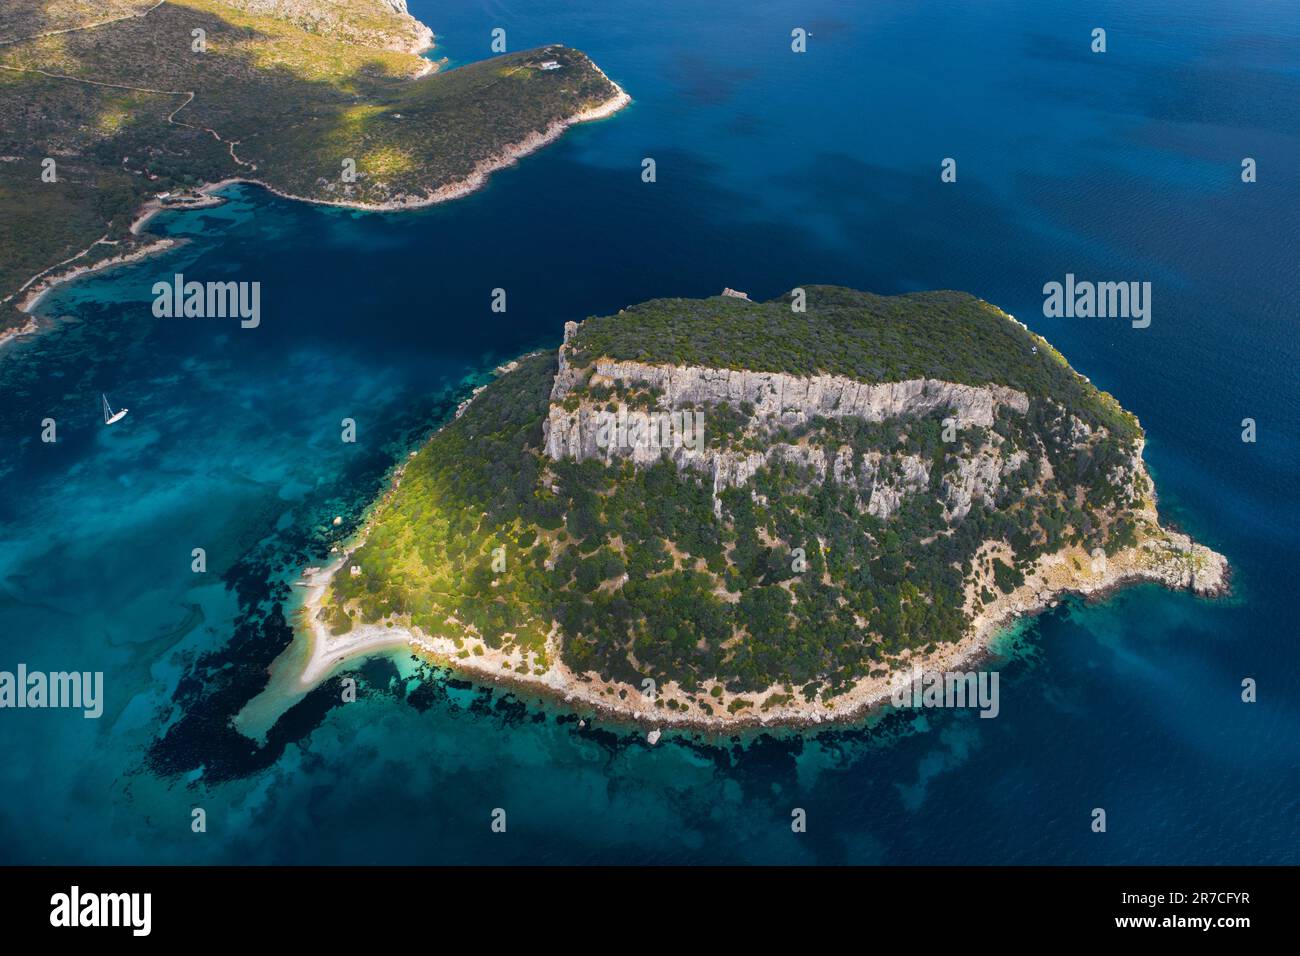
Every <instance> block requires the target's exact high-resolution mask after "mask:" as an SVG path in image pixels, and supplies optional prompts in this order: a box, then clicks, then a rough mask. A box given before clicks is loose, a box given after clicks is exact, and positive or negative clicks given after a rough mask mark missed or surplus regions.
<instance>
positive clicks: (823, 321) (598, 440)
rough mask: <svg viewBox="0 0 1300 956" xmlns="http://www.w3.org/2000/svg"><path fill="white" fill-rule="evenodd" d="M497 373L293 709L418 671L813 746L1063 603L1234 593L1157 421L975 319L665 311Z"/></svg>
mask: <svg viewBox="0 0 1300 956" xmlns="http://www.w3.org/2000/svg"><path fill="white" fill-rule="evenodd" d="M498 371H499V374H498V375H497V376H496V377H495V378H494V379H493V381H492V382H491V383H490V384H488V385H487V386H485V387H483V388H481V389H480V390H479V391H478V392H477V393H476V394H474V395H473V396H472V398H471V399H469V400H468V401H467V402H466V403H465V404H463V405H462V406H461V408H460V409H459V411H458V412H457V414H456V416H455V417H454V419H452V420H451V421H449V422H447V423H446V424H445V425H444V426H443V427H441V428H440V429H438V430H437V431H436V432H435V433H434V434H433V436H432V437H431V438H430V439H429V441H428V442H427V443H426V444H424V445H423V446H422V447H421V448H420V449H419V450H418V451H417V452H414V453H412V456H411V457H410V458H409V459H407V460H406V461H404V462H403V463H401V465H400V466H399V467H397V468H396V469H395V471H394V475H393V478H392V482H391V484H390V487H389V489H388V491H387V492H386V494H385V495H384V497H383V498H382V500H380V501H379V502H377V503H376V504H375V505H374V506H373V507H372V509H371V510H370V511H369V513H368V516H367V518H366V519H365V521H364V523H363V526H362V527H361V528H360V529H358V531H357V533H356V535H355V536H354V538H353V539H352V540H351V542H350V543H349V544H347V545H346V546H344V547H343V548H342V549H341V553H340V555H339V557H338V558H337V560H335V561H334V562H332V563H331V564H330V565H329V566H328V567H323V568H313V569H309V570H308V573H307V579H306V583H307V584H308V585H309V586H310V590H309V593H308V595H307V598H306V601H305V603H304V606H303V609H302V620H301V628H302V638H301V639H302V640H304V641H307V642H309V643H310V650H309V652H308V653H306V654H304V655H302V656H301V658H300V659H301V660H305V665H304V666H303V667H302V670H301V673H300V676H299V684H300V686H301V687H304V688H305V687H308V686H313V685H316V684H318V683H319V682H320V681H322V680H323V679H325V678H326V677H327V676H328V675H330V674H332V673H334V672H336V671H337V670H339V669H340V668H341V667H346V666H347V664H348V662H350V661H355V660H356V659H357V658H358V657H359V656H360V655H364V654H370V653H374V652H375V651H377V650H379V649H382V648H391V647H406V648H409V649H410V650H411V651H412V652H414V653H415V654H416V655H418V656H421V657H425V658H427V659H429V660H432V661H436V662H441V663H444V664H449V665H451V666H452V667H454V668H455V669H458V670H461V671H464V672H467V673H470V674H473V675H476V676H479V677H482V678H485V679H486V680H488V681H490V682H494V683H503V684H514V685H519V686H522V687H526V688H529V689H532V690H541V691H544V692H545V693H547V694H550V695H553V696H554V697H556V698H558V699H560V700H562V701H567V702H569V704H570V705H572V706H573V707H575V708H582V709H595V710H598V711H601V712H605V713H608V714H611V715H616V716H618V717H619V718H628V719H633V720H638V721H644V722H647V723H650V724H653V725H655V727H656V729H657V728H658V726H660V725H691V726H698V727H706V728H714V729H728V728H731V727H735V726H739V725H743V724H783V725H804V724H810V723H820V722H822V721H827V720H843V719H848V718H851V717H854V716H856V715H858V714H860V713H862V712H863V711H864V710H866V709H868V708H871V707H873V706H875V705H878V704H881V703H882V702H884V701H886V700H887V698H888V696H889V694H890V691H891V688H892V687H894V686H896V682H897V679H898V676H899V675H900V674H903V673H908V672H911V673H915V671H916V670H921V671H942V672H947V671H952V670H955V669H958V668H960V667H962V666H963V665H965V666H970V665H971V664H972V662H974V661H975V660H976V659H977V658H978V657H979V656H980V655H981V654H983V653H984V652H985V651H986V650H987V647H988V644H989V641H990V639H991V637H992V636H993V635H994V634H995V633H996V632H997V631H998V630H999V629H1000V628H1001V627H1003V626H1004V625H1006V624H1007V623H1008V622H1010V621H1011V620H1013V619H1015V618H1017V617H1019V616H1023V615H1027V614H1032V613H1035V612H1037V611H1040V610H1042V609H1043V608H1046V607H1048V606H1051V605H1053V604H1054V603H1056V602H1057V601H1058V600H1059V599H1060V598H1061V596H1062V595H1064V594H1067V593H1077V594H1083V595H1101V594H1104V593H1106V592H1108V591H1110V590H1112V589H1114V588H1117V587H1119V586H1121V585H1124V584H1127V583H1130V582H1140V581H1154V582H1159V583H1161V584H1163V585H1166V586H1168V587H1170V588H1177V589H1186V590H1189V591H1191V592H1194V593H1195V594H1197V595H1201V596H1204V597H1211V596H1215V595H1218V594H1221V593H1223V592H1224V591H1225V590H1226V589H1227V587H1228V573H1229V572H1228V563H1227V561H1226V559H1225V558H1224V557H1223V556H1222V555H1220V554H1218V553H1216V552H1214V551H1212V550H1210V549H1209V548H1206V547H1204V546H1202V545H1199V544H1196V543H1194V542H1193V541H1192V540H1191V539H1190V538H1189V537H1188V536H1187V535H1185V534H1182V533H1180V532H1178V531H1175V530H1172V529H1169V528H1166V527H1163V526H1162V525H1161V523H1160V519H1159V516H1158V513H1157V508H1156V491H1155V487H1154V485H1153V483H1152V481H1151V478H1150V476H1149V475H1148V473H1147V471H1146V468H1145V466H1144V464H1143V460H1142V452H1143V446H1144V435H1143V431H1142V429H1141V427H1140V425H1139V423H1138V421H1137V419H1136V418H1135V417H1134V416H1133V415H1132V414H1130V413H1129V412H1127V411H1125V410H1124V409H1123V408H1122V407H1121V406H1120V405H1119V404H1118V403H1117V402H1116V401H1115V399H1114V398H1112V397H1111V396H1110V395H1108V394H1106V393H1105V392H1102V391H1100V390H1099V389H1097V388H1096V387H1095V386H1094V385H1092V383H1091V382H1090V381H1089V380H1088V379H1086V378H1085V377H1083V376H1081V375H1079V374H1078V373H1076V372H1075V371H1074V370H1073V369H1071V367H1070V366H1069V364H1068V363H1067V362H1066V360H1065V359H1064V358H1063V357H1062V356H1061V354H1060V353H1059V352H1057V351H1056V350H1055V349H1054V348H1053V347H1052V346H1051V345H1050V344H1049V343H1048V342H1047V341H1046V340H1045V339H1043V338H1042V337H1040V336H1038V335H1035V334H1034V333H1032V332H1031V331H1029V330H1028V329H1027V328H1026V327H1025V326H1024V325H1023V324H1021V323H1019V322H1018V321H1016V320H1015V319H1014V318H1012V317H1011V316H1009V315H1007V314H1006V313H1004V312H1002V311H1001V310H999V309H997V308H996V307H994V306H992V305H990V304H989V303H987V302H984V301H982V300H980V299H978V298H975V297H973V296H971V295H968V294H964V293H959V292H929V293H918V294H908V295H897V296H878V295H872V294H870V293H866V292H859V291H855V290H852V289H846V288H838V287H818V286H808V287H806V288H798V289H795V290H792V291H791V292H790V293H788V294H786V295H784V296H781V297H779V298H776V299H773V300H771V301H766V302H754V301H750V300H749V298H748V297H747V296H745V295H743V294H737V293H734V292H732V291H731V290H728V294H726V295H720V296H716V297H713V298H708V299H702V300H701V299H658V300H654V301H650V302H645V303H642V304H640V305H636V306H630V307H628V308H626V309H623V310H621V311H620V312H619V313H618V314H616V315H610V316H604V317H597V318H589V319H587V320H586V321H584V322H582V323H576V322H569V323H567V324H566V325H565V329H564V338H563V342H562V344H560V346H559V348H558V349H557V350H544V351H540V352H535V353H532V354H529V355H526V356H523V357H522V358H520V359H518V360H516V361H514V362H511V363H510V364H509V365H507V366H504V367H502V368H501V369H499V370H498Z"/></svg>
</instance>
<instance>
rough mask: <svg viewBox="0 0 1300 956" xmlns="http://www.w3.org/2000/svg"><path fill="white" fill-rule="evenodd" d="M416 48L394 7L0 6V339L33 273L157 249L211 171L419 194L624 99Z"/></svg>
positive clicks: (432, 194)
mask: <svg viewBox="0 0 1300 956" xmlns="http://www.w3.org/2000/svg"><path fill="white" fill-rule="evenodd" d="M484 42H485V44H486V42H487V39H486V37H485V40H484ZM432 43H433V34H432V33H431V31H430V30H429V28H428V27H426V26H424V25H423V24H421V23H420V22H419V21H417V20H415V19H414V18H413V17H411V16H410V15H409V14H408V13H407V12H406V0H347V2H340V0H161V2H159V0H6V2H5V3H4V4H2V5H0V219H3V221H4V222H5V229H4V232H3V235H0V336H4V335H5V333H6V332H8V333H10V334H12V333H13V332H15V331H17V330H21V329H29V328H32V327H33V326H34V323H33V322H32V320H31V319H30V317H29V315H28V312H29V311H30V310H31V309H32V308H33V306H34V305H35V303H36V302H37V301H38V300H39V298H40V296H41V294H42V293H43V292H44V291H45V290H47V289H48V288H49V287H50V286H51V285H52V284H54V283H56V282H58V281H62V280H65V279H67V278H69V277H71V276H75V275H78V274H81V273H83V272H86V271H89V270H93V269H97V268H103V267H104V266H106V265H111V264H115V263H119V262H123V261H127V260H130V259H133V258H138V257H139V256H141V255H143V254H147V253H148V252H151V251H154V250H157V249H159V248H162V247H165V246H166V245H167V242H166V240H158V239H157V238H156V237H155V238H152V239H151V238H150V237H148V236H147V235H141V234H140V226H141V225H142V223H143V221H144V220H145V219H147V218H148V217H149V216H150V215H152V214H153V213H154V212H156V211H157V210H158V209H162V208H184V207H192V206H199V205H203V204H205V203H210V202H213V201H216V200H213V199H212V198H210V193H211V192H212V191H213V189H215V188H218V187H220V186H223V185H226V184H228V183H230V182H234V181H247V182H254V183H258V184H260V185H263V186H265V187H266V188H268V189H271V190H273V191H275V192H277V193H279V194H281V195H284V196H288V197H291V198H295V199H301V200H306V201H310V202H320V203H330V204H333V205H339V206H347V207H351V208H359V209H403V208H408V207H414V206H422V205H428V204H431V203H437V202H441V201H444V200H448V199H454V198H456V197H458V196H461V195H464V194H465V193H467V192H470V191H472V190H474V189H476V188H478V187H479V186H481V185H482V184H483V183H484V182H485V181H486V179H487V177H488V176H489V175H490V174H491V173H492V171H493V170H496V169H499V168H500V167H502V166H505V165H508V164H510V163H512V162H514V161H515V160H517V159H518V158H519V157H521V156H524V155H526V154H527V153H530V152H532V151H534V150H536V149H539V148H540V147H542V146H544V145H545V144H546V143H548V142H550V141H552V140H554V139H555V138H556V137H558V136H559V135H560V134H561V133H562V132H563V131H564V129H565V128H566V127H568V126H569V125H571V124H573V123H577V122H582V121H585V120H592V119H598V118H600V117H603V116H608V115H610V114H611V113H613V112H615V111H617V110H618V109H620V108H621V107H622V106H624V105H625V104H626V103H627V102H628V97H627V94H625V93H624V92H623V91H622V90H621V89H620V88H619V87H618V85H617V84H615V83H614V82H612V81H611V80H610V79H609V78H608V77H607V76H605V74H604V73H603V72H602V71H601V70H600V69H599V68H598V67H597V66H596V65H595V64H594V63H592V61H591V60H590V59H589V58H588V57H586V56H585V55H584V54H582V53H581V52H579V51H577V50H573V49H570V48H568V47H564V46H560V45H552V46H547V47H542V48H539V49H534V50H527V51H523V52H517V53H506V54H502V55H499V56H496V57H493V58H491V59H487V60H483V61H480V62H476V63H469V64H466V65H464V66H462V67H459V68H457V69H454V70H446V71H439V70H438V66H439V64H437V63H435V62H434V61H432V60H429V59H427V58H425V57H423V56H420V55H419V54H420V53H421V52H423V51H425V50H428V49H429V48H430V47H431V45H432Z"/></svg>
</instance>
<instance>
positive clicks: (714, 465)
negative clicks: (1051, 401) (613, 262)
mask: <svg viewBox="0 0 1300 956" xmlns="http://www.w3.org/2000/svg"><path fill="white" fill-rule="evenodd" d="M578 328H579V326H578V323H576V322H567V323H565V326H564V344H563V345H561V346H560V352H559V368H558V371H557V372H556V375H555V381H554V384H553V385H552V388H551V407H550V411H549V413H548V416H547V419H546V421H545V422H544V423H543V426H542V429H543V440H544V447H545V451H546V454H547V455H548V456H549V457H551V458H552V459H555V460H560V459H564V458H573V459H577V460H579V461H585V460H588V459H592V458H596V459H599V460H602V461H605V462H610V461H613V460H614V459H615V458H619V459H631V460H632V461H633V462H634V463H636V464H639V465H648V464H651V463H653V462H655V461H658V460H659V459H660V458H661V457H662V456H663V455H664V454H667V456H668V457H669V458H670V459H671V460H672V461H673V462H675V463H676V464H677V466H678V467H679V468H691V469H693V470H696V471H701V472H703V473H705V474H707V475H709V476H710V477H711V479H712V483H713V491H714V497H715V506H716V499H717V494H718V493H719V492H720V491H722V490H723V489H724V488H729V487H739V486H743V485H745V484H746V483H747V482H748V481H749V480H750V479H751V478H752V477H753V475H754V474H755V473H756V472H757V471H758V470H759V469H761V468H763V467H765V466H767V465H770V464H774V463H776V462H778V461H779V462H786V463H789V464H792V465H794V466H796V467H798V468H801V469H804V470H806V471H807V472H808V476H809V479H810V480H812V481H816V482H821V481H826V480H827V479H828V477H829V478H830V479H831V480H834V481H836V482H839V483H844V484H855V485H856V486H857V488H858V490H859V491H860V492H862V495H863V500H864V502H865V507H866V510H867V511H869V512H870V513H871V514H873V515H875V516H876V517H878V518H881V519H882V520H884V519H888V518H889V517H890V516H891V515H893V514H895V513H896V512H897V511H898V509H899V507H900V506H901V504H902V501H903V499H904V498H905V497H906V496H907V495H909V494H914V493H916V492H918V491H921V490H923V489H925V488H926V487H927V486H928V485H929V483H930V466H929V464H928V463H927V462H925V461H923V460H921V459H920V458H918V457H916V456H890V455H882V454H881V453H879V452H871V453H867V454H865V455H863V456H862V460H861V461H860V462H859V463H858V464H857V467H856V468H855V467H854V462H853V460H852V451H851V450H850V449H848V448H847V447H845V448H840V449H839V450H838V451H837V452H836V453H835V454H834V456H833V457H832V459H831V461H830V462H829V463H828V461H827V453H826V451H825V450H824V449H823V448H821V447H819V446H817V445H810V444H804V443H800V444H792V443H790V442H785V441H776V442H772V443H770V444H769V443H766V442H764V443H762V444H763V447H762V450H741V449H737V448H722V449H719V448H708V447H706V446H705V444H704V442H703V441H702V440H701V441H693V440H692V436H691V435H690V434H689V432H688V433H687V434H686V435H682V434H680V430H681V426H682V425H683V424H685V423H686V422H685V421H684V419H682V418H678V419H676V421H675V423H666V422H665V421H664V420H663V416H664V415H672V414H673V413H681V412H683V411H688V412H694V413H698V415H699V416H700V419H701V420H702V423H703V424H704V425H705V428H706V429H707V410H708V409H709V408H710V407H716V406H718V405H721V404H723V403H725V404H727V405H728V406H730V407H731V408H732V409H735V410H739V409H741V408H742V407H744V408H746V410H750V415H749V420H748V422H747V423H745V426H744V430H745V434H746V435H748V436H751V437H757V438H760V439H763V438H765V437H767V436H771V435H773V434H774V433H775V432H777V431H778V430H779V429H782V428H787V429H792V428H798V427H799V426H801V425H806V424H808V423H809V422H811V421H812V420H813V419H815V418H819V417H820V418H828V419H836V418H851V417H852V418H861V419H863V420H865V421H870V422H880V421H884V420H886V419H890V418H897V417H904V416H922V415H926V414H928V413H930V412H933V411H939V410H941V411H946V412H949V413H951V414H952V416H953V417H954V418H956V420H957V423H958V426H959V427H961V428H969V427H985V428H987V427H990V426H992V424H993V422H994V420H995V418H996V415H997V410H998V408H999V407H1004V406H1005V407H1007V408H1010V409H1011V410H1013V411H1015V412H1017V413H1019V414H1024V413H1025V412H1027V411H1028V409H1029V400H1028V398H1027V397H1026V396H1025V394H1024V393H1023V392H1019V391H1016V390H1015V389H1011V388H1005V387H1002V386H997V385H987V386H973V385H961V384H956V383H953V382H944V381H940V380H937V379H928V378H927V379H910V380H907V381H902V382H882V383H866V382H859V381H856V380H854V379H851V378H846V377H844V376H839V375H816V376H808V377H805V376H797V375H788V374H785V373H781V372H753V371H748V370H745V369H720V368H704V367H700V366H676V365H649V364H646V363H644V362H634V361H620V360H615V359H609V358H598V359H596V361H595V362H594V363H592V364H591V365H590V366H588V367H585V368H579V367H577V366H575V365H574V363H573V361H572V344H573V340H574V338H575V337H576V336H577V334H578ZM600 385H622V386H627V387H636V388H642V389H649V390H651V391H652V392H653V393H655V394H656V395H657V396H658V397H657V399H656V407H655V408H654V409H623V410H622V414H623V415H624V416H625V419H626V423H627V426H628V427H627V430H626V432H624V433H621V434H630V433H632V432H633V429H634V428H635V434H636V435H638V436H643V435H645V434H646V433H647V432H653V433H656V434H668V435H670V436H671V435H672V434H673V433H674V431H676V433H677V434H676V438H675V439H672V438H670V440H669V441H667V442H666V443H665V442H663V441H611V440H610V437H611V436H610V433H609V412H608V410H607V409H606V407H605V404H604V403H602V402H595V401H592V400H590V399H589V398H587V397H586V395H585V394H584V393H583V392H582V391H581V387H582V386H600ZM751 409H752V410H751ZM674 426H675V427H674ZM1002 467H1003V463H1002V460H1001V458H1000V457H999V456H998V455H997V453H996V451H993V452H987V451H984V450H981V452H980V453H979V454H978V455H977V456H976V457H975V458H974V459H971V460H962V461H961V462H960V464H959V466H958V472H957V474H956V476H955V477H954V478H953V479H951V480H949V481H948V482H946V485H945V488H946V495H947V501H948V508H949V511H950V513H951V514H953V515H954V516H956V517H957V518H961V517H964V516H965V515H966V514H967V513H968V512H969V511H970V508H971V504H972V501H973V500H975V499H978V498H983V497H989V496H991V495H992V494H994V493H995V492H996V490H997V487H998V481H999V477H1000V475H1001V474H1002Z"/></svg>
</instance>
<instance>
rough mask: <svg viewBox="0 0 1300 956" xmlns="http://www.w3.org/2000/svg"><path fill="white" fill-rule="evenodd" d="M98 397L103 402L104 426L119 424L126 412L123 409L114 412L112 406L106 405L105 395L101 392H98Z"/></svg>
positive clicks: (106, 397)
mask: <svg viewBox="0 0 1300 956" xmlns="http://www.w3.org/2000/svg"><path fill="white" fill-rule="evenodd" d="M99 397H100V398H102V399H103V400H104V424H105V425H111V424H113V423H114V422H120V421H121V420H122V419H123V418H125V417H126V412H127V410H126V409H125V408H124V409H122V410H121V411H118V412H115V411H113V406H112V405H110V404H108V396H107V395H105V394H104V393H103V392H100V394H99Z"/></svg>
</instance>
